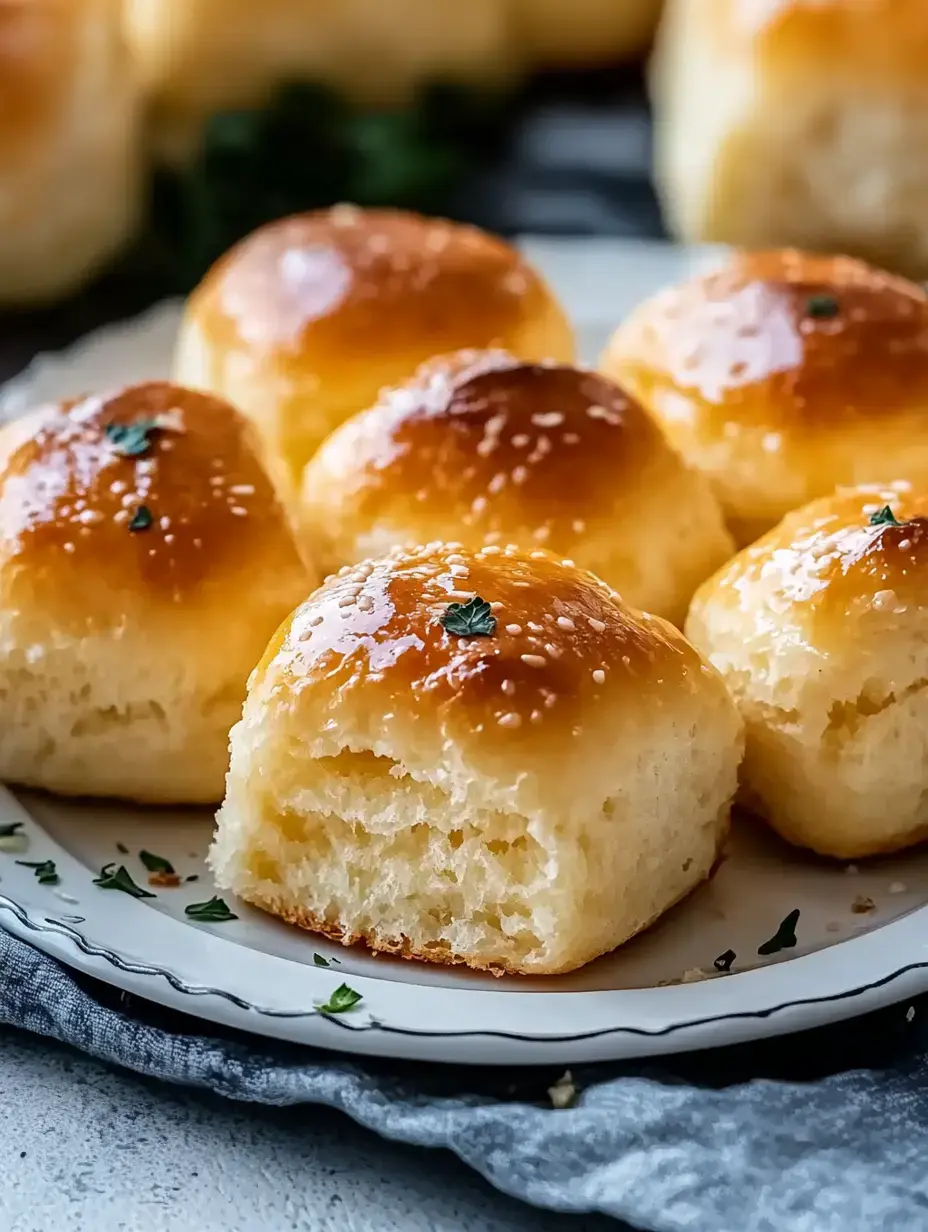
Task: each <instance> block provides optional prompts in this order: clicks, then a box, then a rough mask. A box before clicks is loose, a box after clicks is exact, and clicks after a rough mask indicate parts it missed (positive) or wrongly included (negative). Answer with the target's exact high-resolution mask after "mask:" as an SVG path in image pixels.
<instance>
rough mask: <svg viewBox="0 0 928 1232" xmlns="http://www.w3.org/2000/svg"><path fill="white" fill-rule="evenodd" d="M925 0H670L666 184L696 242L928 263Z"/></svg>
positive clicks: (662, 186)
mask: <svg viewBox="0 0 928 1232" xmlns="http://www.w3.org/2000/svg"><path fill="white" fill-rule="evenodd" d="M926 64H928V8H926V5H925V3H924V0H814V3H813V2H812V0H698V2H697V3H694V2H693V0H668V5H667V13H666V16H665V18H664V23H663V25H662V27H661V34H660V36H659V39H658V52H657V56H656V59H655V64H654V69H653V74H652V83H653V87H652V88H653V95H654V111H655V134H656V135H655V168H656V181H657V185H658V189H659V192H660V195H661V197H662V198H663V203H664V207H665V214H666V216H667V219H668V222H669V223H670V225H671V227H672V228H673V230H674V231H675V232H676V233H677V235H678V236H680V237H682V238H685V239H687V240H713V241H723V242H725V243H731V244H738V245H742V246H744V247H753V248H759V247H772V246H775V245H782V244H794V245H798V246H801V247H805V248H810V249H816V250H819V251H832V252H834V251H838V252H851V253H854V254H855V255H857V256H861V257H865V258H867V259H868V260H871V261H874V262H876V263H877V264H880V265H886V266H887V267H888V268H891V269H897V270H899V271H900V272H904V273H908V274H910V275H911V276H912V277H925V276H926V274H928V162H926V160H925V159H924V157H923V156H922V154H921V151H922V150H923V149H924V148H925V144H926V141H928V93H926V92H925V89H924V82H925V66H926Z"/></svg>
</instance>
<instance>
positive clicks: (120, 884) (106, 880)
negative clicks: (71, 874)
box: [93, 864, 157, 898]
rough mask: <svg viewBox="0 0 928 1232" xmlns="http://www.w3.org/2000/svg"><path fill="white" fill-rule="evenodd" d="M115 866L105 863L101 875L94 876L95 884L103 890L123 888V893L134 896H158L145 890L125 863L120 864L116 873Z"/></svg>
mask: <svg viewBox="0 0 928 1232" xmlns="http://www.w3.org/2000/svg"><path fill="white" fill-rule="evenodd" d="M114 868H116V865H115V864H104V866H103V868H101V869H100V876H99V877H94V879H93V884H94V885H95V886H99V887H100V889H101V890H122V892H123V894H129V895H131V896H132V898H155V897H157V896H156V895H154V894H152V893H151V892H150V891H149V890H143V889H142V887H141V886H139V885H136V884H135V882H134V881H133V880H132V878H131V877H130V876H129V873H128V872H127V870H126V867H125V865H124V864H120V866H119V868H116V871H115V873H114V872H113V869H114Z"/></svg>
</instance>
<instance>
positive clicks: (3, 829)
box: [0, 821, 23, 838]
mask: <svg viewBox="0 0 928 1232" xmlns="http://www.w3.org/2000/svg"><path fill="white" fill-rule="evenodd" d="M22 828H23V823H22V822H21V821H11V822H8V823H5V824H4V825H2V826H0V838H12V837H13V835H14V834H18V833H19V831H20V830H21V829H22Z"/></svg>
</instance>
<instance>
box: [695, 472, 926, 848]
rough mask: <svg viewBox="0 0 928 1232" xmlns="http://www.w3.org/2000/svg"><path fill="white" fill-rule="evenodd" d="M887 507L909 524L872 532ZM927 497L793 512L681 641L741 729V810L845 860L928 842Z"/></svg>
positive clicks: (717, 587) (736, 570) (906, 491)
mask: <svg viewBox="0 0 928 1232" xmlns="http://www.w3.org/2000/svg"><path fill="white" fill-rule="evenodd" d="M885 505H889V506H890V508H891V510H892V512H893V515H894V517H895V519H896V520H897V521H898V522H900V523H901V525H894V524H891V523H890V524H885V523H883V524H877V525H872V524H871V521H870V519H871V518H872V517H874V516H875V515H879V511H880V510H881V509H882V508H883V507H884V506H885ZM926 569H928V498H926V497H924V496H922V495H918V494H916V493H914V492H913V491H912V490H911V488H909V486H908V485H906V484H903V483H899V484H896V485H893V486H891V487H887V488H880V487H876V486H863V487H859V488H856V489H850V490H844V491H840V492H838V493H836V494H835V495H833V496H831V497H826V498H824V499H822V500H819V501H815V502H813V503H812V504H810V505H808V506H806V507H805V508H803V509H799V510H797V511H796V512H795V513H793V514H791V515H790V516H789V517H787V518H785V519H784V521H783V522H782V523H781V524H780V526H778V527H777V528H776V529H775V530H773V531H771V532H770V533H769V534H767V535H765V536H764V537H763V538H761V539H760V540H758V542H757V543H755V544H754V545H753V546H751V547H749V548H746V549H745V550H744V551H743V552H741V553H740V554H739V555H738V556H736V557H735V558H734V560H733V561H731V562H730V564H728V565H727V566H725V567H724V568H723V569H722V570H721V571H720V572H719V573H718V574H717V575H716V576H715V577H714V578H712V579H710V581H708V582H707V583H706V584H705V585H704V586H703V587H702V588H701V589H700V590H699V591H698V592H697V595H696V598H695V599H694V602H693V607H692V609H691V611H690V615H689V619H688V621H687V625H686V632H687V636H688V637H689V638H690V639H691V640H692V641H693V642H694V643H695V644H696V645H697V646H698V647H699V648H700V649H701V650H702V651H703V653H704V654H706V655H707V657H708V658H709V659H710V661H711V662H712V663H713V665H714V666H715V667H716V668H717V669H718V670H719V671H720V672H721V673H722V676H723V678H724V679H725V682H726V684H727V685H728V687H729V689H730V690H731V692H732V695H733V696H734V698H735V700H736V702H737V703H738V706H739V708H740V710H741V713H742V715H743V716H744V719H745V723H746V728H747V747H746V754H745V760H744V766H743V768H742V792H743V796H744V800H745V803H747V804H748V805H749V806H750V807H752V808H753V809H754V810H755V811H757V812H759V813H760V814H762V815H763V816H764V817H766V818H767V820H768V821H769V822H770V824H771V825H772V826H773V827H774V828H775V829H776V830H778V831H779V832H780V834H782V835H783V837H784V838H786V839H788V840H789V841H790V842H793V843H796V844H798V845H800V846H803V847H809V848H811V849H812V850H813V851H816V852H819V853H820V854H821V855H826V856H835V857H839V858H841V859H854V858H857V857H862V856H870V855H878V854H881V853H884V852H892V851H897V850H900V849H902V848H904V847H907V846H910V845H911V844H913V843H917V842H920V841H921V840H923V839H925V838H928V622H926V613H928V589H926V583H925V578H926V576H928V574H926Z"/></svg>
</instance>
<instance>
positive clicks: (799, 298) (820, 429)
mask: <svg viewBox="0 0 928 1232" xmlns="http://www.w3.org/2000/svg"><path fill="white" fill-rule="evenodd" d="M602 368H603V371H604V372H606V373H607V374H608V375H609V376H611V377H612V378H613V379H614V380H616V381H619V382H620V383H621V384H623V385H624V386H625V388H626V389H628V390H629V391H630V392H631V393H632V394H634V395H635V396H636V397H637V398H639V399H640V400H641V401H642V402H643V403H644V405H645V406H646V407H647V408H648V409H649V410H650V411H651V412H652V413H653V414H654V415H655V416H656V417H657V419H658V421H659V422H660V423H661V425H662V426H663V428H664V430H665V431H666V432H667V434H668V436H669V437H670V439H671V441H672V442H673V443H674V444H675V445H676V446H677V448H678V449H679V450H680V451H681V453H682V454H683V456H684V457H685V458H686V459H687V460H688V461H689V462H690V463H691V464H692V465H694V466H696V467H698V468H699V469H700V470H702V471H703V472H704V473H705V474H706V475H707V476H708V477H709V478H710V479H711V480H712V483H713V485H714V487H715V491H716V495H717V496H718V498H719V500H720V501H721V502H722V507H723V509H724V511H725V515H726V517H727V519H728V522H729V526H730V527H731V529H732V532H733V533H734V536H735V538H736V539H737V540H738V542H739V543H740V544H745V543H749V542H751V540H753V539H755V538H757V536H758V535H760V534H762V533H763V532H764V531H766V530H769V529H770V527H772V526H774V525H775V524H776V523H777V522H778V521H779V520H780V518H782V517H783V515H784V514H785V513H787V512H788V511H789V510H790V509H795V508H797V507H798V506H799V505H802V504H804V503H805V502H806V501H809V500H812V499H814V498H815V497H817V496H824V495H825V494H826V493H828V492H831V491H833V490H834V488H835V486H836V485H838V484H855V483H870V482H873V483H889V482H892V481H893V480H895V479H908V480H911V481H912V482H913V483H914V484H916V485H920V484H925V485H926V486H928V434H926V431H925V429H926V425H928V297H926V294H925V291H924V289H923V288H922V287H919V286H916V284H915V283H912V282H907V281H905V280H904V279H902V278H895V277H892V276H891V275H889V274H885V273H883V272H882V271H881V270H877V269H873V268H872V267H871V266H868V265H865V264H863V263H862V262H860V261H855V260H851V259H850V258H848V257H820V256H811V255H808V254H804V253H798V252H794V251H791V250H786V251H779V252H768V253H743V254H737V255H735V256H733V257H732V258H731V260H730V261H729V263H728V264H727V265H726V266H725V267H724V268H722V269H721V270H719V271H717V272H714V273H711V274H709V275H708V276H706V277H703V278H698V279H696V280H694V281H692V282H688V283H685V284H683V285H682V286H679V287H676V288H674V289H672V290H670V291H666V292H664V293H663V294H660V295H657V296H655V297H654V298H653V299H651V300H648V301H647V302H646V303H645V304H643V305H642V306H641V307H639V308H638V310H637V311H636V312H635V313H634V314H633V315H632V317H631V318H630V319H629V320H628V321H627V322H626V323H625V324H624V325H622V326H620V327H619V329H618V331H617V332H616V334H615V336H614V337H613V339H612V342H611V343H610V345H609V348H608V349H607V351H606V354H605V355H604V356H603V360H602Z"/></svg>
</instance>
